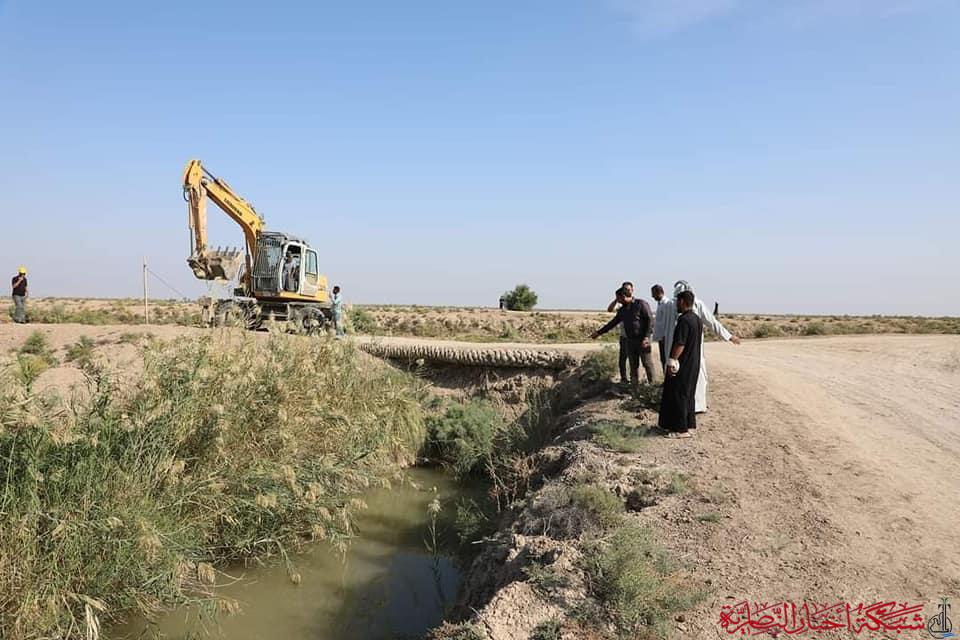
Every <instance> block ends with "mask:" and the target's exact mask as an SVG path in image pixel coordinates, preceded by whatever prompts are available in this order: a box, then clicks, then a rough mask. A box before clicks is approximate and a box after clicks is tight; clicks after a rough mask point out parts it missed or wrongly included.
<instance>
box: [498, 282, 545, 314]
mask: <svg viewBox="0 0 960 640" xmlns="http://www.w3.org/2000/svg"><path fill="white" fill-rule="evenodd" d="M503 298H504V304H506V306H507V309H509V310H510V311H530V310H531V309H533V308H534V307H535V306H537V294H536V293H534V291H533V289H531V288H530V287H529V286H527V285H525V284H518V285H517V286H516V287H514V288H513V291H507V292H505V293H504V294H503Z"/></svg>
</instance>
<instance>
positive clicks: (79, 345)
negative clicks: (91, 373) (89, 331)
mask: <svg viewBox="0 0 960 640" xmlns="http://www.w3.org/2000/svg"><path fill="white" fill-rule="evenodd" d="M96 346H97V345H96V343H95V342H94V341H93V340H92V339H91V338H90V337H89V336H80V339H79V340H77V342H75V343H74V344H72V345H70V346H69V347H67V354H66V361H67V362H74V363H76V364H78V365H79V366H80V367H81V368H87V367H90V366H92V365H93V349H94V347H96Z"/></svg>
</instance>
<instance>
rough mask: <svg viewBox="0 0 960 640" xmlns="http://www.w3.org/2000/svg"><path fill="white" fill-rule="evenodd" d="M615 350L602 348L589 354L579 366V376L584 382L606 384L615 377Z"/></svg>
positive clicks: (614, 348)
mask: <svg viewBox="0 0 960 640" xmlns="http://www.w3.org/2000/svg"><path fill="white" fill-rule="evenodd" d="M617 359H618V356H617V348H616V347H604V348H603V349H601V350H600V351H593V352H591V353H589V354H588V355H587V356H586V357H585V358H584V359H583V363H582V364H581V365H580V375H581V377H582V378H583V380H584V382H588V383H598V382H606V381H608V380H610V379H611V378H613V377H614V376H615V375H617Z"/></svg>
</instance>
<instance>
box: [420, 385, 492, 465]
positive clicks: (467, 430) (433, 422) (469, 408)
mask: <svg viewBox="0 0 960 640" xmlns="http://www.w3.org/2000/svg"><path fill="white" fill-rule="evenodd" d="M504 427H505V421H504V419H503V417H502V416H501V415H500V413H499V412H498V411H497V410H496V408H495V407H494V406H493V405H492V404H490V403H489V402H487V401H484V400H480V399H477V398H474V399H471V400H470V401H468V402H466V403H463V404H452V405H450V406H449V407H447V410H446V411H445V412H444V413H443V414H442V415H439V416H434V417H431V418H428V419H427V434H428V440H429V443H430V445H431V447H432V448H433V449H434V451H436V453H437V455H438V456H439V457H440V459H442V460H443V461H444V462H445V463H447V464H448V465H449V466H450V468H451V469H452V470H453V472H454V474H455V475H457V476H458V477H462V476H465V475H468V474H470V473H482V472H484V471H489V467H490V466H491V465H492V464H493V453H494V443H495V441H496V438H497V434H498V432H499V431H500V430H501V429H503V428H504Z"/></svg>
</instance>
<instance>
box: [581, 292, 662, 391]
mask: <svg viewBox="0 0 960 640" xmlns="http://www.w3.org/2000/svg"><path fill="white" fill-rule="evenodd" d="M616 295H617V302H619V303H620V309H618V310H617V315H615V316H614V317H613V320H611V321H610V322H608V323H607V324H605V325H604V326H603V327H601V328H600V329H598V330H597V331H594V332H593V333H592V334H590V337H591V338H594V339H596V338H598V337H600V336H601V335H603V334H605V333H606V332H607V331H610V330H611V329H613V328H614V327H616V326H617V325H621V326H622V327H623V334H624V335H623V342H622V344H621V349H623V350H625V351H626V358H622V357H621V359H620V378H621V380H626V377H627V375H626V373H627V372H626V362H625V360H627V359H629V360H630V382H631V384H634V385H636V384H639V381H640V361H641V360H642V361H643V368H644V371H645V372H646V374H647V381H648V382H650V383H652V382H653V376H654V371H653V357H652V352H651V349H650V334H651V332H652V331H653V314H652V313H651V312H650V305H648V304H647V303H646V301H645V300H639V299H636V298H634V297H633V292H632V291H630V290H629V289H626V288H623V287H621V288H620V289H618V290H617V294H616Z"/></svg>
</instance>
